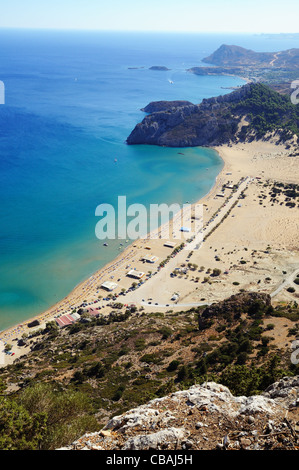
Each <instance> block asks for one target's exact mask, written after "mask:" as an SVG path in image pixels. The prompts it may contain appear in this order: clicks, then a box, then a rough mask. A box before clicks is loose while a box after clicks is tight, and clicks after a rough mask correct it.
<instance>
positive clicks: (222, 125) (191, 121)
mask: <svg viewBox="0 0 299 470" xmlns="http://www.w3.org/2000/svg"><path fill="white" fill-rule="evenodd" d="M162 103H163V105H161V104H158V103H150V105H149V106H147V107H146V108H145V110H147V111H148V112H151V111H154V112H151V114H150V115H149V116H146V117H145V118H144V119H143V121H142V122H141V123H139V124H137V126H136V127H135V129H134V130H133V131H132V133H131V134H130V136H129V137H128V139H127V143H128V144H129V145H134V144H150V145H160V146H166V147H194V146H203V147H204V146H207V147H211V146H216V145H222V144H227V143H231V142H232V143H233V142H237V141H245V140H253V139H262V138H264V137H265V135H267V134H268V133H277V135H278V136H279V137H280V138H281V141H282V142H286V141H287V140H289V139H292V138H293V137H294V133H296V134H297V133H298V134H299V108H298V106H295V105H293V104H292V103H291V101H290V99H289V98H288V97H287V96H282V95H280V94H279V93H277V92H275V91H274V90H272V89H270V88H269V87H267V86H265V85H263V84H260V83H257V84H254V83H250V84H247V85H244V86H243V87H241V88H239V89H237V90H235V91H233V92H232V93H229V94H227V95H224V96H218V97H216V98H209V99H204V100H203V101H202V102H201V103H200V104H199V105H194V104H191V103H190V104H189V103H188V104H186V105H185V104H183V105H181V104H179V105H178V106H177V105H176V106H174V105H173V103H174V102H170V104H169V105H167V104H166V103H165V102H162ZM157 110H159V111H157ZM245 122H246V123H247V124H244V123H245Z"/></svg>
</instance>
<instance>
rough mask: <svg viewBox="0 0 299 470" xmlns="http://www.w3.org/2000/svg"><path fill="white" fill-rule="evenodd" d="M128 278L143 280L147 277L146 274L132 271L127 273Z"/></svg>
mask: <svg viewBox="0 0 299 470" xmlns="http://www.w3.org/2000/svg"><path fill="white" fill-rule="evenodd" d="M127 276H128V277H132V278H133V279H142V278H143V277H144V276H145V273H143V272H141V271H136V270H135V269H131V271H129V272H128V273H127Z"/></svg>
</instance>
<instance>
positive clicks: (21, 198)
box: [0, 30, 289, 330]
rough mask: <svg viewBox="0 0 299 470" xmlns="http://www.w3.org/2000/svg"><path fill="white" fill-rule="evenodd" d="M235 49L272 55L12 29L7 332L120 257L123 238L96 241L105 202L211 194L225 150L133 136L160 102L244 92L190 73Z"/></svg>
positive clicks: (4, 123) (6, 141)
mask: <svg viewBox="0 0 299 470" xmlns="http://www.w3.org/2000/svg"><path fill="white" fill-rule="evenodd" d="M242 41H243V43H242ZM223 42H227V43H236V42H237V43H238V44H240V45H244V46H245V47H248V46H249V45H250V44H252V47H254V45H255V46H256V49H257V50H263V48H262V45H261V39H259V40H258V39H257V38H256V37H245V36H244V37H243V38H242V37H239V38H232V37H231V38H229V37H228V38H223V37H220V36H201V35H198V36H193V35H171V34H169V35H159V34H154V35H150V34H137V33H136V34H120V33H119V34H117V33H113V34H112V33H72V32H68V33H66V32H65V33H64V32H52V33H50V32H41V31H36V32H31V31H17V30H15V31H14V30H12V31H4V30H2V31H1V30H0V44H1V47H0V62H1V69H0V80H2V81H3V82H4V83H5V89H6V104H5V106H3V105H2V106H0V202H1V217H0V260H1V262H0V330H2V329H4V328H7V327H9V326H11V325H14V324H16V323H19V322H21V321H23V320H25V319H28V318H30V317H31V316H33V315H35V314H37V313H39V312H41V311H43V310H45V309H47V308H48V307H50V306H51V305H53V304H54V303H55V302H57V301H59V300H60V299H61V298H63V297H64V296H65V295H67V294H68V292H69V291H70V290H72V289H73V288H74V287H75V286H76V285H77V284H78V283H79V282H81V281H83V280H84V279H85V278H87V277H88V276H89V275H91V274H92V273H93V272H95V271H96V270H97V269H99V268H100V267H102V266H104V265H105V264H106V263H107V262H109V261H110V260H112V259H113V258H114V257H115V256H116V255H117V254H118V253H119V240H118V241H115V242H114V243H113V242H109V248H104V247H103V242H101V241H99V240H97V238H96V236H95V226H96V222H97V219H96V217H95V209H96V207H97V206H98V205H99V204H101V203H110V204H113V205H114V206H115V205H116V203H117V196H118V195H125V196H127V202H128V204H131V203H136V202H137V203H142V204H145V205H146V207H149V205H150V204H152V203H162V202H165V203H174V202H175V203H179V204H183V203H184V202H186V201H190V202H194V201H196V200H198V199H199V198H200V197H201V196H203V195H204V194H206V193H207V192H208V191H209V190H210V188H211V187H212V185H213V184H214V181H215V178H216V176H217V174H218V173H219V171H220V169H221V167H222V161H221V159H220V158H219V156H218V155H217V154H216V153H215V152H214V151H212V150H209V149H200V148H193V149H192V148H189V149H183V150H182V149H168V148H159V147H151V146H136V147H135V146H127V145H126V144H125V140H126V138H127V136H128V135H129V133H130V132H131V130H132V129H133V127H134V126H135V125H136V123H137V122H139V121H140V120H141V119H142V118H143V116H144V114H143V113H142V112H141V111H140V108H142V107H144V106H145V105H146V104H148V103H149V102H150V101H155V100H162V99H166V100H173V99H183V100H190V101H192V102H193V103H199V102H200V101H201V100H202V99H203V98H206V97H210V96H215V95H219V94H223V93H227V92H229V91H230V90H229V89H227V87H231V86H237V85H241V84H243V83H244V82H243V81H242V80H241V79H238V78H233V77H198V76H195V75H191V74H188V73H186V69H187V68H189V67H192V66H196V65H199V64H200V60H201V58H203V57H205V56H206V55H208V54H210V53H211V52H213V50H215V49H216V48H217V47H219V45H221V44H222V43H223ZM271 44H272V45H273V48H274V49H273V50H275V49H276V48H277V44H276V43H275V44H274V43H271ZM258 45H259V47H257V46H258ZM285 45H286V46H289V45H287V44H285ZM267 47H268V49H267V50H271V47H272V46H271V45H270V43H268V46H267ZM285 48H286V47H285ZM152 65H165V66H167V67H168V68H169V69H171V70H170V71H168V72H153V71H150V70H148V68H149V67H150V66H152ZM129 67H142V68H138V69H134V70H130V69H129ZM170 81H172V82H173V84H171V83H170ZM179 152H183V153H184V155H183V156H182V155H179ZM115 159H117V162H115Z"/></svg>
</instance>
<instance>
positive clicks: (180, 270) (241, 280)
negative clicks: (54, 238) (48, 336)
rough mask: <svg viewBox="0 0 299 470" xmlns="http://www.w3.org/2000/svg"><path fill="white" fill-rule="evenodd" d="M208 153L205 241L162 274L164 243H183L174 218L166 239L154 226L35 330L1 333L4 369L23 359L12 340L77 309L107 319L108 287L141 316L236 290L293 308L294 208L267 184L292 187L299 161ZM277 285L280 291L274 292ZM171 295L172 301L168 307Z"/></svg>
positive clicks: (239, 150)
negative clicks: (217, 160)
mask: <svg viewBox="0 0 299 470" xmlns="http://www.w3.org/2000/svg"><path fill="white" fill-rule="evenodd" d="M215 150H216V151H217V152H218V153H219V155H220V156H221V158H222V159H223V161H224V167H223V169H222V171H221V173H220V174H219V176H218V177H217V180H216V183H215V185H214V186H213V188H212V189H211V191H210V192H209V193H208V194H207V195H206V196H205V197H204V198H202V199H201V200H200V201H198V202H197V204H196V205H200V204H202V205H203V232H202V234H200V233H197V237H198V240H200V236H201V235H203V236H204V242H203V243H200V242H199V243H198V244H195V245H194V241H193V244H192V245H190V246H189V247H188V244H187V246H186V247H185V248H186V249H183V250H181V251H179V252H178V253H177V254H176V255H175V256H173V257H170V259H168V262H167V263H166V264H165V266H164V267H160V266H159V265H160V263H161V262H162V261H163V260H166V259H167V257H169V256H170V255H171V254H172V252H173V248H171V247H167V246H165V242H166V241H169V242H173V243H174V246H176V247H178V246H180V245H181V243H182V242H186V240H185V239H184V238H182V232H181V231H180V229H181V220H180V218H179V214H177V217H175V218H174V220H173V222H172V224H170V233H169V231H168V227H167V226H166V227H161V228H160V229H159V230H158V231H157V233H156V238H153V234H151V236H149V237H148V238H147V239H144V240H141V239H140V240H137V241H135V242H133V243H132V244H131V245H130V246H129V247H128V248H127V249H125V250H124V251H123V252H122V253H121V254H120V255H119V256H118V257H117V258H116V259H114V260H113V261H112V262H111V263H109V264H108V265H106V266H105V267H104V268H103V269H101V270H99V271H98V272H96V273H95V274H94V275H93V276H91V277H90V278H89V279H87V280H86V281H84V282H83V283H82V284H80V285H79V286H77V287H76V288H75V289H74V290H73V291H72V292H71V293H70V294H69V295H68V296H67V297H66V298H65V299H63V300H62V301H61V302H59V303H58V304H56V305H55V306H53V307H52V308H50V309H49V310H47V311H46V312H43V313H42V314H41V315H39V316H38V317H35V319H37V320H38V321H39V323H40V325H38V327H37V328H29V327H28V323H30V322H31V321H32V320H33V319H31V320H30V321H29V320H28V321H27V322H24V323H22V324H21V325H17V326H15V327H13V328H10V329H8V330H5V331H3V332H2V333H1V334H0V340H1V341H3V342H4V343H9V344H11V345H12V352H13V353H14V356H11V355H10V356H5V361H6V363H11V362H13V361H14V360H15V359H16V358H17V357H19V356H20V355H22V354H25V353H26V349H25V348H24V347H18V346H17V341H16V340H17V339H20V338H21V337H22V336H23V335H24V334H25V335H28V334H30V333H31V332H33V331H34V330H35V329H39V328H43V327H44V326H45V324H46V323H47V322H48V321H51V320H54V319H55V318H57V317H58V316H61V315H62V314H65V313H71V312H72V311H74V310H77V309H78V308H79V307H80V306H82V304H85V306H84V308H99V307H101V309H100V312H101V313H103V314H106V313H107V314H108V313H109V312H111V311H112V310H113V306H111V301H107V300H104V299H103V298H105V297H106V296H107V295H108V294H109V292H105V291H104V290H103V289H102V288H101V285H102V283H104V282H107V281H109V282H113V283H116V284H117V287H116V288H115V290H113V295H114V296H115V295H117V296H118V297H117V302H121V303H123V304H124V305H128V304H132V303H134V304H135V305H136V306H137V307H138V308H143V309H144V310H145V311H153V310H154V309H159V310H161V309H166V310H171V309H186V308H188V307H190V306H192V305H200V304H207V303H212V302H214V301H218V300H222V299H224V298H226V297H228V296H230V295H232V294H234V293H237V292H239V291H240V289H245V290H249V291H250V290H252V291H260V292H267V293H269V294H271V293H275V292H276V291H277V293H275V295H274V296H273V302H280V301H291V300H296V299H297V301H298V294H296V293H293V294H292V293H289V292H288V291H287V290H286V287H287V285H288V282H287V281H289V282H292V276H293V275H295V273H296V272H297V270H298V268H299V250H298V232H299V217H298V205H296V206H295V207H290V206H286V205H285V199H286V198H285V195H284V194H283V192H282V193H280V194H277V195H276V198H274V199H275V200H273V185H274V183H282V184H283V185H287V184H298V183H299V167H298V161H297V160H298V157H292V156H290V154H292V152H293V151H294V148H289V149H286V148H285V146H283V145H277V143H276V142H275V141H273V140H272V141H266V142H261V141H258V142H252V143H246V144H241V143H238V144H236V145H232V146H228V145H226V146H221V147H217V148H215ZM271 194H272V196H271ZM196 205H194V206H193V207H194V208H195V206H196ZM189 223H190V224H191V227H192V224H195V223H196V220H195V219H193V218H192V220H189ZM159 237H161V238H159ZM176 237H180V238H176ZM189 237H190V235H189ZM195 241H196V240H195ZM145 256H148V257H151V256H153V257H155V258H156V259H155V262H154V263H150V262H148V261H145V260H143V259H142V258H144V257H145ZM130 270H135V271H136V272H143V273H144V274H145V276H144V277H143V278H142V282H143V283H142V285H141V286H140V287H138V288H137V289H136V290H131V291H129V292H128V290H129V288H130V287H131V286H132V283H133V282H136V283H138V282H139V281H138V280H137V281H136V279H133V278H132V277H129V276H128V272H129V271H130ZM215 270H216V271H215ZM145 279H147V280H145ZM284 282H285V285H284V286H283V287H284V288H281V289H280V290H279V286H280V285H282V284H283V283H284ZM124 293H125V294H124ZM174 294H176V295H177V298H176V300H175V301H174V300H171V299H172V297H173V295H174ZM95 302H96V303H95Z"/></svg>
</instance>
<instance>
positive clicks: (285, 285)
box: [270, 269, 299, 299]
mask: <svg viewBox="0 0 299 470" xmlns="http://www.w3.org/2000/svg"><path fill="white" fill-rule="evenodd" d="M297 274H299V269H296V270H295V271H293V272H292V274H289V276H288V277H287V278H286V279H285V280H284V281H283V282H282V283H281V284H280V286H278V287H277V288H276V289H275V290H274V291H273V292H272V294H270V295H271V298H272V299H273V297H275V296H276V295H277V294H279V292H281V291H282V289H284V288H285V287H287V286H288V285H289V284H291V282H292V281H293V280H294V279H295V277H296V276H297Z"/></svg>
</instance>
